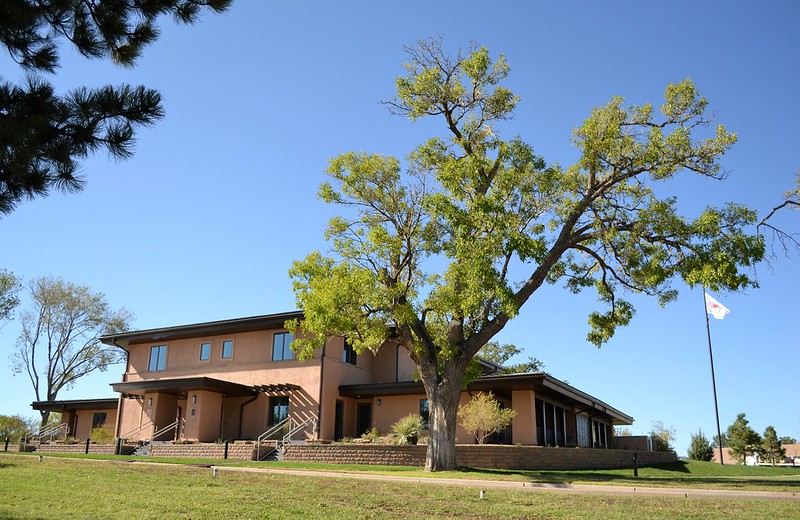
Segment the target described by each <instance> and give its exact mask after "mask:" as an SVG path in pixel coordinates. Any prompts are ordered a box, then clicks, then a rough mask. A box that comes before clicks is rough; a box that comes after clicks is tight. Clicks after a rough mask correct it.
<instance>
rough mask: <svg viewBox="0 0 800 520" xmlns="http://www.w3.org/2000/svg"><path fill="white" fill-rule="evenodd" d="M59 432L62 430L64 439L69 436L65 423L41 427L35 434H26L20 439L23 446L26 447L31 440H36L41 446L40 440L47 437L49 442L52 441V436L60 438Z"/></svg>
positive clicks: (67, 426)
mask: <svg viewBox="0 0 800 520" xmlns="http://www.w3.org/2000/svg"><path fill="white" fill-rule="evenodd" d="M61 430H64V437H65V438H66V436H67V435H69V425H68V424H67V423H60V424H56V425H50V426H43V427H41V428H39V430H38V431H37V432H31V433H29V434H27V435H26V436H25V437H24V438H23V439H22V443H23V445H25V446H27V444H28V442H30V441H32V440H33V439H36V440H38V441H39V443H40V444H41V442H42V438H44V437H49V440H50V441H52V440H53V437H54V436H55V437H60V436H61Z"/></svg>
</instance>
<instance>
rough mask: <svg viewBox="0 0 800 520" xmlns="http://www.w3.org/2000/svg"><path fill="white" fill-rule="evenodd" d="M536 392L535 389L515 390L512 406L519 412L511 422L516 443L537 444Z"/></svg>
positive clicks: (513, 438) (512, 436) (512, 396)
mask: <svg viewBox="0 0 800 520" xmlns="http://www.w3.org/2000/svg"><path fill="white" fill-rule="evenodd" d="M535 406H536V394H535V393H534V392H533V390H513V391H512V392H511V408H512V409H514V411H516V412H517V416H516V417H514V421H513V422H512V424H511V427H512V435H511V440H512V442H513V443H514V444H527V445H534V444H536V408H535Z"/></svg>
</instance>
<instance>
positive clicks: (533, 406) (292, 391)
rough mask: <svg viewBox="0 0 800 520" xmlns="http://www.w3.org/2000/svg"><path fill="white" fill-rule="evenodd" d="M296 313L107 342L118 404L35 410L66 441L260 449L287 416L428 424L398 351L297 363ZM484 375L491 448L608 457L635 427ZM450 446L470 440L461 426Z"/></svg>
mask: <svg viewBox="0 0 800 520" xmlns="http://www.w3.org/2000/svg"><path fill="white" fill-rule="evenodd" d="M293 318H300V319H302V313H301V312H289V313H282V314H271V315H264V316H254V317H249V318H240V319H232V320H223V321H215V322H208V323H197V324H192V325H181V326H176V327H165V328H158V329H149V330H140V331H134V332H126V333H122V334H117V335H113V336H104V337H103V338H102V341H103V342H104V343H106V344H107V345H113V346H116V347H119V348H121V349H123V350H124V351H125V352H126V353H127V361H126V366H125V373H124V374H123V377H122V381H120V382H117V383H112V384H111V386H112V388H113V390H114V391H115V392H118V393H119V398H118V399H113V400H109V399H106V400H88V401H87V400H83V401H55V402H37V403H33V406H34V408H36V409H50V410H54V411H60V412H62V413H63V416H62V421H63V422H64V423H67V424H69V426H70V432H71V433H70V435H72V436H74V437H77V438H85V437H87V436H88V434H89V431H90V429H91V427H92V426H97V425H98V424H102V423H105V424H113V429H114V433H115V436H116V437H125V438H129V439H140V440H145V439H151V438H152V437H153V435H154V433H156V432H159V431H161V433H160V434H159V435H163V437H162V438H169V439H177V440H190V441H200V442H213V441H215V440H217V439H252V440H254V439H257V438H258V437H259V435H261V434H262V433H263V432H265V431H267V430H268V429H269V428H270V427H271V426H273V425H275V424H277V423H279V422H281V421H282V420H283V419H285V418H286V417H289V416H291V417H292V418H293V420H294V422H295V424H300V423H303V422H305V423H306V424H308V425H313V426H311V427H309V428H308V432H307V436H310V437H316V438H318V439H327V440H338V439H341V438H343V437H357V436H359V435H361V434H362V433H364V432H366V431H369V430H370V429H371V428H373V427H374V428H377V429H378V430H379V431H381V432H386V431H388V430H390V427H391V425H392V424H393V423H394V422H395V421H397V420H398V419H399V418H401V417H403V416H405V415H408V414H409V413H419V414H421V415H423V417H424V416H425V415H426V414H427V399H426V397H425V391H424V389H423V387H422V383H420V382H418V381H415V380H414V378H413V373H414V370H415V366H414V363H413V362H412V361H411V359H410V357H409V356H408V353H407V352H406V351H405V350H404V349H403V348H402V347H400V346H398V345H393V344H388V345H385V346H384V347H383V348H381V349H380V351H379V352H378V353H372V352H364V353H361V354H356V353H355V352H354V351H353V350H352V349H351V348H350V347H349V345H348V344H347V342H346V341H345V340H344V339H343V338H340V337H334V338H331V339H329V340H328V342H327V343H326V345H325V347H324V348H322V349H319V350H318V351H317V352H315V353H314V356H313V359H311V360H308V361H298V360H297V359H295V355H294V353H293V352H292V350H291V343H292V340H293V337H292V334H291V333H290V332H289V331H288V330H287V329H286V328H285V327H284V323H285V322H286V320H289V319H293ZM483 368H484V375H483V376H482V377H480V378H478V379H477V380H475V381H474V382H473V383H471V384H470V385H469V387H468V388H467V390H465V391H464V392H463V394H462V398H461V401H462V403H466V402H468V401H469V398H470V394H471V393H474V392H489V391H491V392H492V393H493V394H494V395H495V396H496V398H497V399H498V400H499V401H500V402H501V403H502V404H503V405H504V406H506V407H510V408H513V409H514V410H516V411H517V415H516V417H515V419H514V421H513V424H512V427H511V428H510V429H509V431H507V432H505V434H504V435H500V436H497V438H496V441H497V442H505V443H514V444H522V445H540V446H581V447H601V448H602V447H607V446H608V445H609V442H610V439H611V436H612V433H613V426H614V425H629V424H631V423H632V422H633V418H632V417H630V416H628V415H626V414H624V413H622V412H620V411H619V410H617V409H615V408H613V407H611V406H609V405H608V404H606V403H604V402H602V401H600V400H598V399H596V398H594V397H592V396H590V395H588V394H586V393H584V392H581V391H580V390H578V389H576V388H574V387H572V386H570V385H568V384H565V383H563V382H561V381H559V380H558V379H555V378H553V377H552V376H550V375H547V374H544V373H534V374H513V375H493V373H492V372H493V371H494V369H496V367H494V366H493V365H490V364H483ZM457 437H458V440H459V442H463V443H471V442H472V441H473V440H472V436H471V435H470V434H469V433H468V432H466V431H465V430H463V429H462V428H461V427H460V426H459V429H458V431H457Z"/></svg>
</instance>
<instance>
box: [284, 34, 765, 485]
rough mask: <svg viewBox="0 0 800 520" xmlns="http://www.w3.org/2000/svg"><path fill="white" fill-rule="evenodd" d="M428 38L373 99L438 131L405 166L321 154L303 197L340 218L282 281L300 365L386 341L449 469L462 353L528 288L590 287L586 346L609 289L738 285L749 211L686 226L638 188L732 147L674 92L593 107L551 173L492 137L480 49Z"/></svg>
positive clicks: (496, 69)
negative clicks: (310, 189)
mask: <svg viewBox="0 0 800 520" xmlns="http://www.w3.org/2000/svg"><path fill="white" fill-rule="evenodd" d="M441 43H442V42H441V40H440V39H431V40H426V41H421V42H420V43H419V45H418V46H417V47H414V48H408V49H407V51H408V56H409V61H408V63H407V64H406V70H407V72H406V74H405V75H404V76H402V77H399V78H398V79H397V82H396V85H397V97H396V98H394V99H393V100H391V101H388V102H387V105H388V107H389V108H390V110H391V111H392V112H393V113H395V114H399V115H403V116H406V117H408V118H410V119H411V120H412V121H413V120H417V119H420V118H435V119H438V120H439V121H440V122H441V123H442V126H443V128H444V129H445V130H446V132H447V135H446V136H444V137H434V138H431V139H429V140H427V141H426V142H424V143H423V144H421V145H420V146H419V147H418V148H417V149H416V150H414V151H412V152H411V153H410V155H409V156H408V157H407V159H406V160H405V161H400V160H399V159H397V158H394V157H391V156H384V155H375V154H367V153H347V154H344V155H340V156H338V157H335V158H333V159H332V160H331V162H330V167H329V169H328V175H329V176H330V178H331V180H330V181H329V182H325V183H323V184H322V186H321V188H320V196H321V197H322V199H323V200H325V201H326V202H329V203H331V204H335V205H336V206H337V207H339V208H340V209H341V211H342V215H341V216H338V217H335V218H333V219H332V220H331V221H330V224H329V226H328V230H327V233H326V238H327V239H329V240H330V241H331V246H332V251H331V252H330V253H329V254H322V253H319V252H314V253H311V254H310V255H309V256H308V257H306V258H305V259H304V260H301V261H297V262H295V263H294V265H293V267H292V269H291V271H290V274H291V276H292V278H293V281H294V289H295V292H296V296H297V302H298V305H299V306H300V307H301V308H302V309H303V310H304V311H305V319H304V322H303V323H302V331H303V333H304V336H302V337H301V339H298V340H296V341H295V343H294V345H295V348H296V349H297V350H298V351H299V352H300V354H301V356H309V355H310V354H311V352H313V349H315V348H319V347H320V346H321V345H322V344H323V342H324V341H325V339H326V337H327V336H329V335H347V336H348V338H349V340H350V341H351V343H352V344H353V346H354V347H355V348H356V349H358V350H364V349H373V350H375V349H378V348H380V347H381V345H382V344H384V343H385V342H387V341H389V340H391V341H394V342H397V343H399V344H400V345H402V346H403V347H404V348H405V349H406V350H407V351H408V352H409V354H410V356H411V358H412V359H413V360H414V362H415V363H416V365H417V367H418V371H419V376H420V378H421V380H422V383H423V385H424V387H425V391H426V393H427V396H428V399H429V402H430V438H429V444H428V452H427V458H426V469H427V470H429V471H436V470H446V469H452V468H453V467H455V428H456V410H457V407H458V400H459V395H460V392H461V389H462V387H463V386H464V385H465V383H467V379H466V376H465V375H466V374H467V372H468V367H469V366H470V364H471V363H472V362H473V357H474V356H475V355H476V354H477V353H478V351H479V350H480V349H481V348H482V347H483V346H484V345H486V344H487V343H488V342H489V341H490V340H491V339H492V338H493V337H494V336H495V335H496V334H497V333H498V332H500V331H501V330H502V329H503V327H504V326H505V325H506V324H507V323H508V321H509V320H511V319H513V318H514V316H516V315H517V313H518V312H519V310H520V308H521V307H522V306H523V305H524V304H525V303H526V302H527V301H528V300H529V299H530V298H531V296H533V295H534V294H535V293H536V292H537V291H538V290H539V289H540V288H541V287H542V286H543V285H544V284H545V283H557V282H563V283H564V284H565V286H566V288H567V289H568V290H569V291H572V292H576V293H577V292H580V291H581V290H583V289H586V288H593V289H594V290H595V291H596V292H597V295H598V298H599V300H600V302H601V305H602V306H603V309H602V310H600V311H597V312H593V313H592V314H591V315H590V316H589V325H590V331H589V333H588V339H589V341H591V342H592V343H594V344H596V345H598V346H599V345H601V344H602V343H604V342H606V341H608V340H609V339H610V338H611V337H612V335H613V334H614V331H615V329H616V328H617V327H618V326H622V325H626V324H628V322H629V321H630V320H631V318H632V316H633V314H634V307H633V305H632V304H631V303H630V302H628V301H626V300H625V299H624V298H623V297H622V296H623V294H624V293H625V292H632V293H644V294H648V295H652V296H654V297H657V298H658V300H659V302H661V303H662V304H663V303H666V302H669V301H670V300H673V299H674V298H675V297H676V294H677V292H676V290H675V288H674V286H673V281H674V280H676V279H677V280H681V279H682V280H684V281H685V282H686V283H688V284H692V285H693V284H705V285H707V286H709V287H711V288H714V289H727V290H738V289H741V288H743V287H747V286H751V285H754V282H753V280H751V278H750V277H749V276H748V274H746V273H745V272H743V271H742V266H749V265H751V264H752V263H753V262H754V261H757V260H759V259H760V258H761V257H762V255H763V251H764V248H763V243H762V240H761V238H760V237H757V236H751V235H749V234H748V233H747V232H746V228H748V227H749V226H751V225H752V224H753V223H754V221H755V218H756V216H755V213H754V212H752V211H750V210H748V209H747V208H745V207H742V206H740V205H736V204H729V205H727V206H725V207H723V208H708V209H706V210H705V211H703V212H702V213H701V214H700V215H698V216H697V217H696V218H694V219H690V218H685V217H683V216H681V215H680V214H679V213H678V208H677V200H676V199H675V198H674V197H661V198H659V197H657V196H656V194H655V193H654V191H653V189H652V185H653V184H654V183H656V182H660V181H665V180H668V179H670V178H671V177H673V176H675V175H677V174H679V173H681V174H682V173H684V172H688V173H694V174H697V175H700V176H704V177H708V178H713V179H719V178H722V177H724V173H723V172H722V170H721V169H720V166H719V162H718V161H719V157H720V156H721V155H722V154H723V153H724V152H725V151H726V150H727V149H728V148H730V147H731V145H733V143H734V142H735V141H736V136H735V134H732V133H730V132H728V131H727V130H725V128H723V127H722V126H717V127H716V128H713V129H710V131H709V129H708V128H707V127H708V124H709V119H708V118H707V117H706V115H705V110H706V106H707V102H706V100H705V98H703V97H702V96H701V95H700V94H699V93H698V91H697V89H696V88H695V87H694V85H693V84H692V82H691V81H689V80H685V81H682V82H680V83H677V84H671V85H669V86H668V87H667V89H666V100H665V102H664V104H663V105H662V106H661V108H660V111H659V110H656V109H654V108H653V106H652V105H650V104H647V105H643V106H626V105H625V103H624V100H623V99H622V98H614V99H613V100H611V101H610V102H609V103H608V104H606V105H605V106H602V107H600V108H597V109H595V110H594V111H593V112H592V114H591V115H590V116H589V118H588V119H587V120H586V121H585V122H584V123H583V125H582V126H581V127H580V128H578V129H577V130H576V131H575V133H574V136H573V141H574V143H575V146H577V148H578V150H579V152H580V158H579V159H578V161H577V162H576V163H575V164H573V165H572V166H570V167H568V168H561V167H559V166H556V165H550V166H548V165H547V164H546V163H545V161H544V160H543V159H542V158H540V157H538V156H537V155H535V153H534V151H533V148H532V147H531V146H530V145H529V144H527V143H526V142H524V141H523V140H522V139H521V138H519V137H514V138H510V139H504V138H502V137H501V135H500V131H499V130H500V129H499V127H498V125H499V124H500V123H502V122H503V121H505V120H508V119H510V118H511V116H512V113H513V110H514V107H515V106H516V104H517V102H518V98H517V97H516V96H515V95H514V94H513V93H512V92H511V91H510V90H508V89H507V88H506V87H504V86H503V85H502V82H503V80H504V79H505V78H506V76H507V75H508V73H509V66H508V64H507V63H506V60H505V58H504V57H503V56H502V55H501V56H499V57H498V58H497V59H496V60H493V59H492V58H491V57H490V54H489V52H488V50H487V49H485V48H472V49H470V50H469V51H468V52H466V53H461V52H459V53H458V54H456V55H455V56H450V55H448V54H446V53H445V52H444V51H443V49H442V45H441ZM698 134H701V135H698ZM290 326H292V327H294V328H297V327H298V326H299V324H297V323H295V324H290Z"/></svg>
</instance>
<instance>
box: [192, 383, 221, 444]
mask: <svg viewBox="0 0 800 520" xmlns="http://www.w3.org/2000/svg"><path fill="white" fill-rule="evenodd" d="M221 420H222V395H221V394H218V393H216V392H206V391H193V392H189V393H188V396H187V402H186V422H185V425H184V430H183V438H184V439H186V440H190V441H200V442H211V441H214V440H216V439H219V438H221V437H220V436H221V434H222V432H221V427H222V424H221Z"/></svg>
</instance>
